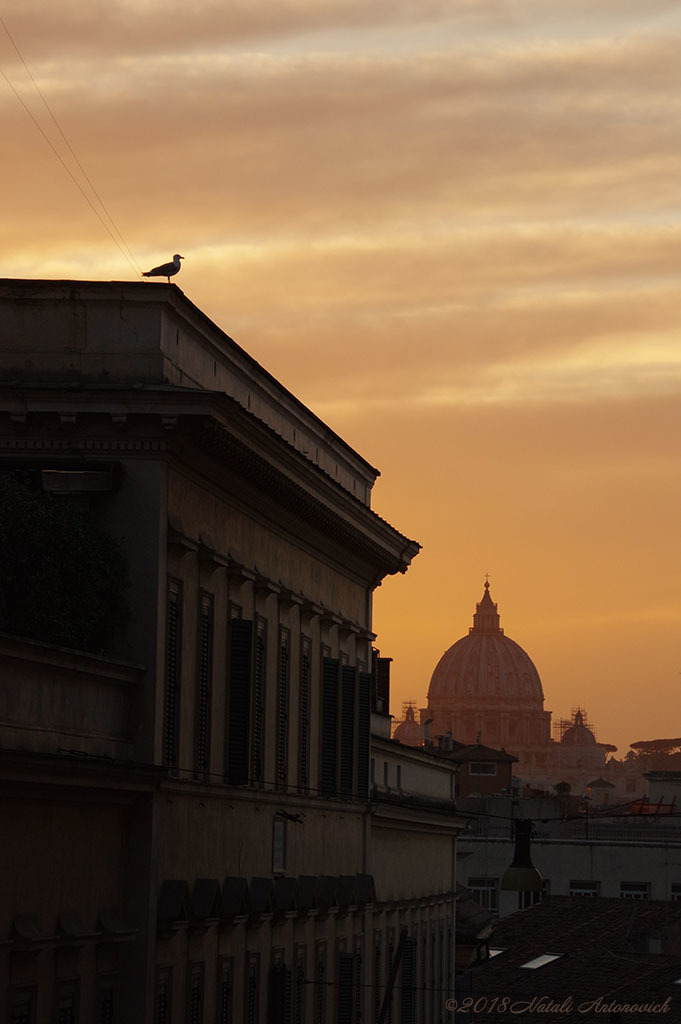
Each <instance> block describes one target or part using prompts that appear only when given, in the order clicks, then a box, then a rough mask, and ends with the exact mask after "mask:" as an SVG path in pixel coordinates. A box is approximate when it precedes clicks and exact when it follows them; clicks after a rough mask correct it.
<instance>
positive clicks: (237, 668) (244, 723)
mask: <svg viewBox="0 0 681 1024" xmlns="http://www.w3.org/2000/svg"><path fill="white" fill-rule="evenodd" d="M252 657H253V623H252V622H250V621H249V620H248V619H231V620H230V623H229V701H228V708H229V710H228V718H227V728H226V732H227V737H228V741H229V745H228V751H227V764H226V769H227V781H228V782H229V783H230V784H231V785H233V786H244V785H246V783H247V782H248V766H249V758H250V754H249V730H250V718H251V667H252Z"/></svg>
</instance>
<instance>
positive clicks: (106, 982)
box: [97, 974, 118, 1024]
mask: <svg viewBox="0 0 681 1024" xmlns="http://www.w3.org/2000/svg"><path fill="white" fill-rule="evenodd" d="M117 991H118V978H117V977H116V975H113V974H110V975H108V976H104V977H100V978H99V983H98V991H97V1024H114V1022H115V1021H117V1019H118V1015H117V1013H116V1002H117V1000H116V995H117Z"/></svg>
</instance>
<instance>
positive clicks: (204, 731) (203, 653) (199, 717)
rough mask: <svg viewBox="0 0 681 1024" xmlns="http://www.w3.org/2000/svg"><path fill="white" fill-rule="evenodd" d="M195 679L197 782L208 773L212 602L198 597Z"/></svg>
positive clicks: (207, 597) (211, 668) (195, 762)
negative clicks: (199, 601)
mask: <svg viewBox="0 0 681 1024" xmlns="http://www.w3.org/2000/svg"><path fill="white" fill-rule="evenodd" d="M198 640H199V649H198V658H197V661H198V665H197V669H198V671H197V674H196V676H197V678H196V730H195V737H194V743H195V746H194V767H195V771H196V774H197V775H198V776H199V778H205V776H206V774H207V773H208V772H209V770H210V705H211V690H212V686H211V684H212V675H213V598H212V597H211V595H210V594H202V595H201V607H200V610H199V638H198Z"/></svg>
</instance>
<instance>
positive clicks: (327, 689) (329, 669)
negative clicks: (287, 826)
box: [321, 658, 338, 796]
mask: <svg viewBox="0 0 681 1024" xmlns="http://www.w3.org/2000/svg"><path fill="white" fill-rule="evenodd" d="M337 760H338V661H337V659H336V658H324V663H323V669H322V763H321V790H322V793H324V794H326V795H327V796H328V795H331V794H333V793H335V792H336V787H337V767H336V765H337Z"/></svg>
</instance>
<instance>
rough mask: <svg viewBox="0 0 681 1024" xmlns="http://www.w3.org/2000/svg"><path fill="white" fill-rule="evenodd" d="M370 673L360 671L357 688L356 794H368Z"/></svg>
mask: <svg viewBox="0 0 681 1024" xmlns="http://www.w3.org/2000/svg"><path fill="white" fill-rule="evenodd" d="M370 748H371V675H370V674H369V673H368V672H361V671H360V673H359V676H358V688H357V796H358V797H359V798H360V800H366V799H367V798H368V796H369V760H370V753H371V750H370Z"/></svg>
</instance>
